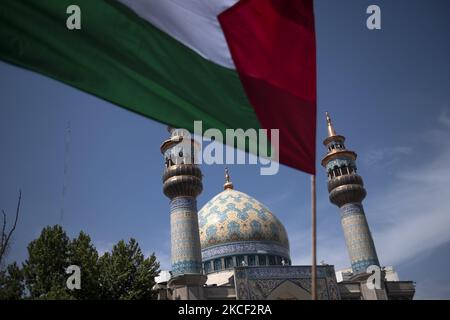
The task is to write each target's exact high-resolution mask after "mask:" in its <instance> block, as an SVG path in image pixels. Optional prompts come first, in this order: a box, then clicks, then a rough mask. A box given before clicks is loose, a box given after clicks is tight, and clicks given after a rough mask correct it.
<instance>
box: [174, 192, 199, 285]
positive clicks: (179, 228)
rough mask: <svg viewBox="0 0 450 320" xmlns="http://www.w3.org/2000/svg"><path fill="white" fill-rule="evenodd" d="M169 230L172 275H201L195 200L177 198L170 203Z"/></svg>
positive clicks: (191, 198)
mask: <svg viewBox="0 0 450 320" xmlns="http://www.w3.org/2000/svg"><path fill="white" fill-rule="evenodd" d="M170 228H171V242H172V245H171V248H172V252H171V258H172V273H173V275H174V276H175V275H180V274H193V273H201V272H202V266H201V250H200V248H199V243H200V241H199V234H198V217H197V204H196V200H195V198H193V197H177V198H174V199H173V200H172V201H171V202H170Z"/></svg>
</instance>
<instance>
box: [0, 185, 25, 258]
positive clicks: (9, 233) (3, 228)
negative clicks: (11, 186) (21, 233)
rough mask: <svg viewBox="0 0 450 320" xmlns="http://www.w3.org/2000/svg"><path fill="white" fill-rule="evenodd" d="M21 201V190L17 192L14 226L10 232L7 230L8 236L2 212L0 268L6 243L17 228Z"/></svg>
mask: <svg viewBox="0 0 450 320" xmlns="http://www.w3.org/2000/svg"><path fill="white" fill-rule="evenodd" d="M21 201H22V190H19V200H18V201H17V209H16V217H15V219H14V224H13V226H12V228H11V230H9V232H8V234H6V232H5V229H6V213H5V211H4V210H2V212H3V227H2V240H1V245H0V266H1V262H2V260H3V256H4V254H5V252H6V248H7V247H8V243H9V240H10V238H11V235H12V234H13V232H14V230H15V229H16V226H17V221H18V220H19V213H20V203H21Z"/></svg>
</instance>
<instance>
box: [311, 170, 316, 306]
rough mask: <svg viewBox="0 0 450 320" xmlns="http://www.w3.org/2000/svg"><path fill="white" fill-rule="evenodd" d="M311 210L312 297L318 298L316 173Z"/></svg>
mask: <svg viewBox="0 0 450 320" xmlns="http://www.w3.org/2000/svg"><path fill="white" fill-rule="evenodd" d="M311 211H312V266H311V269H312V270H311V282H312V283H311V299H312V300H317V259H316V175H315V174H313V175H312V176H311Z"/></svg>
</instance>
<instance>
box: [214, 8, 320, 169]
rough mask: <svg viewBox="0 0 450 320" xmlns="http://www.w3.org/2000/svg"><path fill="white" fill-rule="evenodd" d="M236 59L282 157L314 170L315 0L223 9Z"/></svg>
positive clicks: (285, 161)
mask: <svg viewBox="0 0 450 320" xmlns="http://www.w3.org/2000/svg"><path fill="white" fill-rule="evenodd" d="M218 18H219V22H220V24H221V26H222V29H223V31H224V34H225V38H226V40H227V43H228V46H229V48H230V51H231V55H232V57H233V60H234V63H235V65H236V68H237V71H238V73H239V76H240V79H241V81H242V84H243V86H244V89H245V91H246V93H247V96H248V98H249V101H250V103H251V104H252V105H253V108H254V109H255V112H256V115H257V116H258V119H259V121H260V123H261V125H262V127H263V128H265V129H280V162H281V163H283V164H285V165H288V166H290V167H293V168H296V169H299V170H302V171H305V172H308V173H311V174H314V173H315V156H316V102H317V96H316V41H315V30H314V12H313V3H312V0H241V1H239V2H238V3H237V4H236V5H235V6H233V7H231V8H230V9H228V10H226V11H225V12H223V13H221V14H220V15H219V17H218Z"/></svg>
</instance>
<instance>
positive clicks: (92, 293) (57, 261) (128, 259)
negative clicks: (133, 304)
mask: <svg viewBox="0 0 450 320" xmlns="http://www.w3.org/2000/svg"><path fill="white" fill-rule="evenodd" d="M69 265H77V266H79V267H80V270H81V288H80V289H79V290H77V289H75V290H69V289H68V288H67V286H66V281H67V279H68V277H69V276H70V274H66V268H67V267H68V266H69ZM158 273H159V263H158V261H157V260H156V256H155V255H154V254H151V255H150V256H149V257H148V258H145V257H144V254H143V253H142V250H141V249H140V247H139V244H138V243H137V241H136V240H135V239H130V240H129V242H128V243H125V241H123V240H120V241H119V242H118V243H117V244H116V245H114V247H113V249H112V251H111V252H106V253H105V254H104V255H103V256H101V257H99V254H98V252H97V250H96V249H95V247H94V245H93V244H92V242H91V238H90V237H89V235H87V234H86V233H84V232H80V233H79V235H78V237H76V238H74V239H72V240H70V239H69V237H68V236H67V234H66V232H65V231H64V230H63V228H62V227H61V226H59V225H55V226H48V227H46V228H44V229H43V230H42V232H41V234H40V236H39V237H38V238H37V239H35V240H33V241H31V242H30V244H29V245H28V258H27V259H26V260H25V262H24V263H23V265H22V268H20V267H19V266H18V265H17V264H16V263H13V264H11V265H9V266H8V267H7V269H6V271H2V272H0V300H6V299H20V298H28V299H51V300H55V299H114V300H115V299H154V298H155V293H154V292H153V291H152V287H153V285H154V284H155V282H154V278H155V276H157V275H158ZM25 293H26V294H25Z"/></svg>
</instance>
